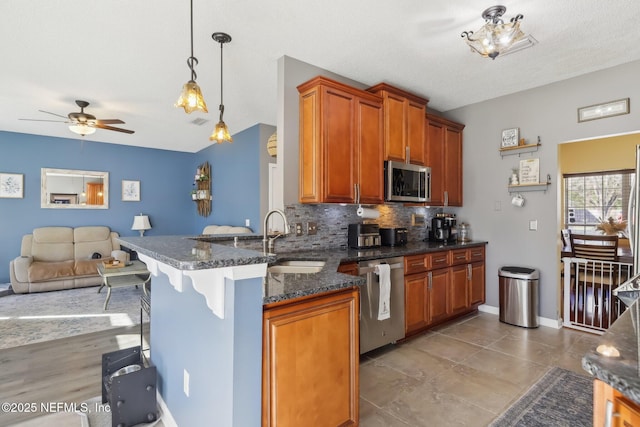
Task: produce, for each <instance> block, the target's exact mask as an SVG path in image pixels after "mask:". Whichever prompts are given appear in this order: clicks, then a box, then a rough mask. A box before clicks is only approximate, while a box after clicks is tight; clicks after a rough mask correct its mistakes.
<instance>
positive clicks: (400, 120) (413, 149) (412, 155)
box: [367, 83, 429, 165]
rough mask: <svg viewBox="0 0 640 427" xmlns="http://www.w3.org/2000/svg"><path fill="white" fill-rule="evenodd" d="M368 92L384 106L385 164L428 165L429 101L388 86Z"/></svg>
mask: <svg viewBox="0 0 640 427" xmlns="http://www.w3.org/2000/svg"><path fill="white" fill-rule="evenodd" d="M367 91H369V92H371V93H375V94H377V95H379V96H381V97H382V99H383V103H384V160H395V161H399V162H406V163H412V164H416V165H425V164H426V153H425V140H424V126H425V124H424V115H425V112H426V108H427V102H429V100H428V99H425V98H421V97H419V96H417V95H414V94H412V93H409V92H406V91H404V90H402V89H398V88H395V87H393V86H390V85H388V84H386V83H380V84H377V85H375V86H373V87H371V88H369V89H367Z"/></svg>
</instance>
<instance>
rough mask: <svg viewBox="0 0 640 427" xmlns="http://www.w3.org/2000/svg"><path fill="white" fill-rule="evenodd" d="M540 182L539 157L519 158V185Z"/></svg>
mask: <svg viewBox="0 0 640 427" xmlns="http://www.w3.org/2000/svg"><path fill="white" fill-rule="evenodd" d="M539 183H540V159H526V160H520V185H526V184H539Z"/></svg>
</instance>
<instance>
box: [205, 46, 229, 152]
mask: <svg viewBox="0 0 640 427" xmlns="http://www.w3.org/2000/svg"><path fill="white" fill-rule="evenodd" d="M211 38H212V39H213V40H215V41H216V42H218V43H220V121H219V122H218V124H217V125H216V127H215V128H214V129H213V133H211V136H210V137H209V140H210V141H213V143H214V144H220V143H223V142H229V143H232V142H233V138H232V137H231V133H229V128H227V125H226V124H225V122H224V120H223V119H222V116H223V115H224V102H222V100H223V98H222V87H223V84H222V83H223V79H222V48H223V46H224V44H225V43H229V42H230V41H231V36H230V35H229V34H226V33H213V34H212V35H211Z"/></svg>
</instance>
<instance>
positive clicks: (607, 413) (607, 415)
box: [604, 400, 626, 427]
mask: <svg viewBox="0 0 640 427" xmlns="http://www.w3.org/2000/svg"><path fill="white" fill-rule="evenodd" d="M619 416H620V413H619V412H613V402H612V401H610V400H607V403H606V405H605V409H604V427H611V426H612V425H613V417H619ZM625 424H626V423H625Z"/></svg>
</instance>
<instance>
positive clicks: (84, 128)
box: [69, 123, 96, 136]
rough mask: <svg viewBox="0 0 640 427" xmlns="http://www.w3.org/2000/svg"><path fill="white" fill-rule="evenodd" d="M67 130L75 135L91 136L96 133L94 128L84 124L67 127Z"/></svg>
mask: <svg viewBox="0 0 640 427" xmlns="http://www.w3.org/2000/svg"><path fill="white" fill-rule="evenodd" d="M69 130H70V131H71V132H73V133H77V134H78V135H82V136H85V135H92V134H94V133H96V128H94V127H91V126H89V125H87V124H84V123H76V124H73V125H70V126H69Z"/></svg>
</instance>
